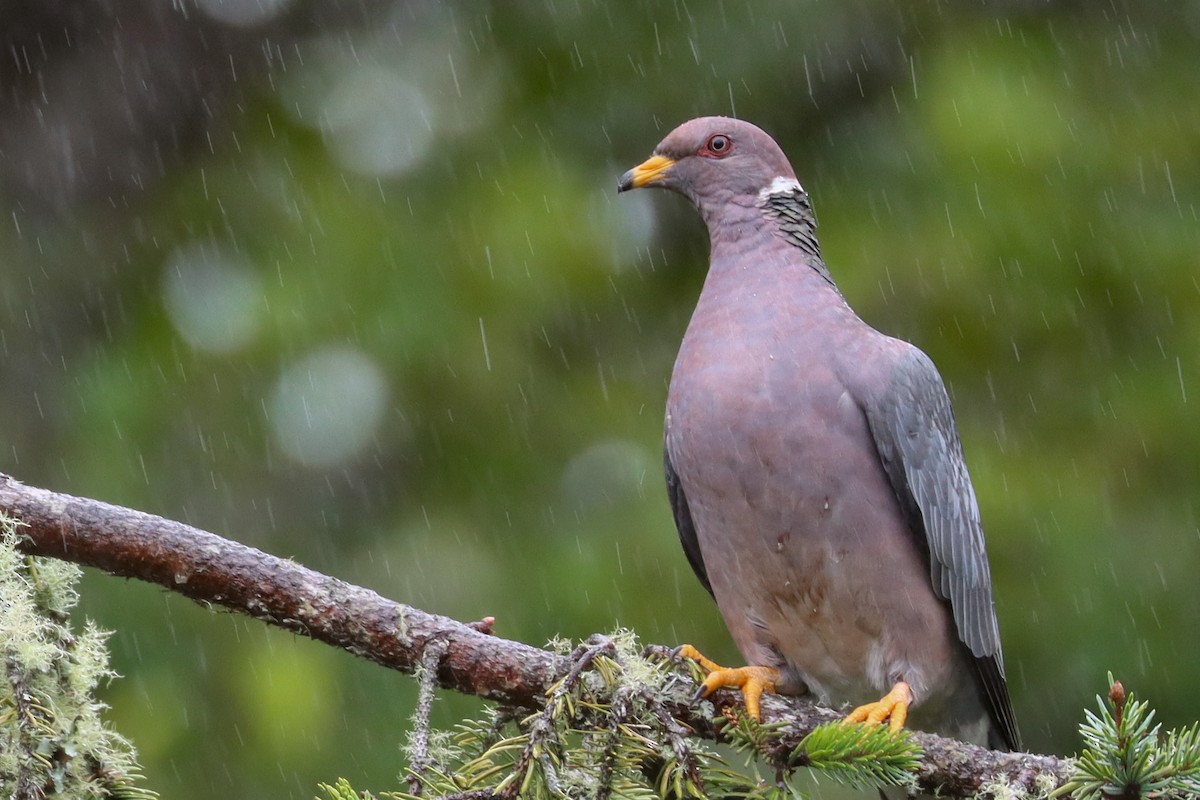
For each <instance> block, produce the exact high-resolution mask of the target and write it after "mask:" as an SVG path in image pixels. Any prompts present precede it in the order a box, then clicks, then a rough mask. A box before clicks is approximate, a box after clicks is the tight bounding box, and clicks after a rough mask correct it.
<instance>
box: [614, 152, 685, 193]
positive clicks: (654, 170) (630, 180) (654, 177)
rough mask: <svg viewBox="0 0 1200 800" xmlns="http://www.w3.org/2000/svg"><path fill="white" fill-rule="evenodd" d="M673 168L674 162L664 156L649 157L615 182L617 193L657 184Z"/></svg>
mask: <svg viewBox="0 0 1200 800" xmlns="http://www.w3.org/2000/svg"><path fill="white" fill-rule="evenodd" d="M673 166H675V160H674V159H671V158H667V157H666V156H650V157H649V158H647V159H646V160H645V161H643V162H642V163H641V164H638V165H637V166H636V167H634V168H633V169H631V170H629V172H626V173H625V174H624V175H622V176H621V179H620V180H619V181H617V191H618V192H627V191H629V190H630V189H640V188H642V187H643V186H649V185H650V184H653V183H658V182H659V181H661V180H662V179H663V178H665V177H666V176H667V171H668V170H669V169H671V167H673Z"/></svg>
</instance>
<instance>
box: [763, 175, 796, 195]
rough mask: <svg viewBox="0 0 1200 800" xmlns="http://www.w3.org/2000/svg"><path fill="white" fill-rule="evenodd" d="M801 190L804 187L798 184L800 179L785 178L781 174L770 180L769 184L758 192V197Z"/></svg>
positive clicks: (793, 192)
mask: <svg viewBox="0 0 1200 800" xmlns="http://www.w3.org/2000/svg"><path fill="white" fill-rule="evenodd" d="M803 191H804V187H803V186H801V185H800V181H798V180H796V179H795V178H786V177H784V176H783V175H780V176H778V177H776V178H775V179H774V180H772V181H771V185H770V186H768V187H767V188H765V189H763V190H762V191H761V192H759V193H758V199H759V200H765V199H766V198H768V197H770V196H772V195H777V194H795V193H796V192H803Z"/></svg>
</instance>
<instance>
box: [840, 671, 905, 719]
mask: <svg viewBox="0 0 1200 800" xmlns="http://www.w3.org/2000/svg"><path fill="white" fill-rule="evenodd" d="M910 703H912V689H910V688H908V684H907V683H905V682H904V681H900V682H898V683H897V684H896V685H895V686H893V687H892V690H891V691H890V692H888V693H887V694H886V695H884V696H883V698H882V699H880V700H878V701H876V702H874V703H867V704H866V705H861V706H859V707H858V708H856V709H854V710H853V711H851V712H850V713H849V714H847V715H846V718H845V719H843V720H842V724H843V725H851V724H853V723H856V722H861V723H864V724H866V725H878V724H879V723H881V722H883V721H884V720H885V719H886V720H887V721H888V726H889V727H890V728H891V729H892V730H893V731H898V730H900V729H901V728H903V727H904V721H905V720H906V719H908V706H909V704H910Z"/></svg>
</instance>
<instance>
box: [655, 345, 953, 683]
mask: <svg viewBox="0 0 1200 800" xmlns="http://www.w3.org/2000/svg"><path fill="white" fill-rule="evenodd" d="M756 366H758V367H759V369H758V371H757V372H755V371H754V369H755V367H756ZM805 369H806V370H807V372H805V373H804V374H806V375H808V376H809V377H810V380H807V381H795V380H792V381H789V382H788V383H787V384H786V385H788V386H789V387H790V389H791V390H790V391H789V392H787V393H782V392H775V391H774V390H773V386H774V385H780V386H782V385H784V384H783V383H782V382H774V381H772V376H771V371H772V368H771V365H769V364H768V365H766V367H765V369H763V368H762V365H754V364H750V363H742V364H728V363H727V364H721V365H719V369H717V370H703V369H700V370H691V371H689V373H688V374H689V376H690V377H689V379H688V380H687V381H673V383H672V387H671V396H670V398H669V400H668V415H669V419H668V426H667V428H668V433H667V440H668V441H667V445H668V448H669V449H670V451H671V454H672V460H673V463H674V464H675V465H676V468H677V469H678V470H679V473H680V480H681V482H682V485H683V489H684V492H685V494H686V496H687V500H688V505H689V508H690V511H691V515H692V520H693V522H694V524H695V527H696V532H697V538H698V540H699V544H700V549H701V552H702V554H703V558H704V562H705V564H706V565H710V567H709V569H708V575H709V579H710V581H711V583H712V587H713V592H714V594H715V596H716V599H717V604H718V606H719V607H720V609H721V612H722V614H723V616H724V617H725V621H726V624H727V625H728V627H729V630H730V632H731V634H732V635H733V638H734V641H735V642H736V643H737V645H738V648H739V650H740V651H741V652H742V655H743V657H745V658H746V659H747V661H748V662H749V663H754V664H763V665H769V666H775V667H778V668H780V669H781V670H782V671H783V673H784V676H785V680H784V681H783V683H782V684H781V686H780V689H781V691H785V692H797V691H801V690H802V689H803V688H804V687H805V686H807V687H808V688H809V689H810V690H812V691H813V692H814V693H816V694H818V695H819V696H821V697H822V698H823V699H824V700H826V701H827V702H834V703H840V702H866V701H868V700H875V699H878V698H879V696H880V693H881V692H882V691H885V690H886V689H887V688H888V687H890V686H891V685H892V683H894V682H895V681H896V680H901V679H904V680H908V681H910V682H913V683H918V684H931V683H932V684H936V682H937V681H936V676H935V675H934V674H933V673H939V674H940V672H941V671H942V670H944V669H945V667H946V665H947V664H948V663H949V662H950V661H952V660H953V659H952V658H948V657H947V655H948V654H953V652H954V650H953V642H952V641H951V639H950V631H949V630H948V627H947V618H946V615H945V613H944V610H943V609H942V608H941V607H940V602H939V601H938V600H937V598H936V597H935V596H934V594H933V590H932V586H931V585H930V584H929V581H928V579H926V580H924V581H915V582H914V581H911V580H908V581H893V580H892V578H893V577H894V576H895V575H900V574H903V575H909V574H912V573H911V572H910V571H917V572H918V574H920V575H923V576H928V574H929V567H928V565H927V564H925V563H924V561H923V557H922V555H921V554H920V552H919V550H918V548H917V547H916V546H914V545H915V539H914V537H913V534H912V533H911V532H910V531H909V530H908V529H907V527H906V526H905V524H904V522H903V519H904V515H903V514H902V513H901V511H900V508H899V506H898V501H897V500H896V496H895V494H894V492H893V490H892V488H891V486H890V484H889V483H888V480H887V477H886V474H885V473H884V471H883V467H882V465H881V464H880V462H879V458H878V455H877V453H876V451H875V448H874V444H873V439H872V437H871V434H870V431H869V429H868V427H867V424H866V420H865V417H864V415H863V413H862V411H861V409H860V408H859V407H858V404H857V403H856V402H855V401H854V399H853V397H852V395H851V393H850V391H849V390H847V389H846V388H844V387H843V386H842V385H841V384H840V383H839V382H838V381H837V380H836V379H834V377H833V376H832V375H829V374H821V370H822V369H823V366H822V365H821V364H820V363H817V364H810V365H805ZM744 375H754V376H755V380H754V381H753V382H749V381H746V382H744V383H743V386H744V387H745V388H744V389H743V390H742V391H734V392H730V391H715V390H714V387H713V385H712V384H711V383H710V384H709V385H707V386H706V385H705V384H706V383H708V382H709V381H714V380H715V381H724V382H726V388H728V386H729V382H732V383H734V384H737V383H738V382H742V381H745V378H744V377H743V376H744ZM681 464H683V465H688V466H687V467H684V468H680V467H679V465H681ZM718 564H719V565H720V568H714V567H713V565H718ZM914 585H915V586H916V587H917V588H916V589H915V590H914V588H913V587H914ZM902 632H903V635H902ZM916 688H918V689H919V688H920V687H919V686H918V687H916Z"/></svg>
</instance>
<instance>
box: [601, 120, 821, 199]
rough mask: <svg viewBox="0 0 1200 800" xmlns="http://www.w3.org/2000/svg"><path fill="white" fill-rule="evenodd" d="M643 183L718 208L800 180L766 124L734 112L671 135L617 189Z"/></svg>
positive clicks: (697, 122) (688, 125)
mask: <svg viewBox="0 0 1200 800" xmlns="http://www.w3.org/2000/svg"><path fill="white" fill-rule="evenodd" d="M644 186H649V187H658V188H662V189H672V190H674V191H676V192H679V193H680V194H682V195H684V196H685V197H687V198H689V199H690V200H691V201H692V202H693V203H695V204H696V206H697V207H699V208H700V210H701V211H715V210H716V209H717V208H719V207H721V206H724V205H726V204H729V203H737V204H739V205H749V204H751V203H753V201H755V200H757V199H758V198H759V197H760V196H761V195H762V194H763V193H772V192H775V191H779V190H780V189H782V188H784V187H785V186H786V187H798V184H797V182H796V173H795V172H793V171H792V166H791V164H789V163H788V160H787V157H786V156H784V154H783V151H782V150H780V149H779V145H777V144H775V140H774V139H772V138H771V137H770V136H768V135H767V134H766V133H764V132H763V131H762V129H761V128H758V127H756V126H754V125H751V124H750V123H749V122H742V121H741V120H738V119H731V118H729V117H700V118H699V119H693V120H690V121H689V122H685V123H683V124H682V125H680V126H679V127H678V128H676V129H675V130H673V131H671V132H670V133H669V134H667V138H665V139H663V140H662V141H661V142H660V143H659V145H658V147H656V148H654V155H652V156H650V158H648V159H646V160H645V161H644V162H642V163H641V164H639V165H637V166H636V167H634V168H633V169H631V170H629V171H628V172H626V173H625V174H624V175H622V176H621V179H620V181H619V182H618V183H617V191H619V192H624V191H627V190H629V189H641V188H642V187H644Z"/></svg>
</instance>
